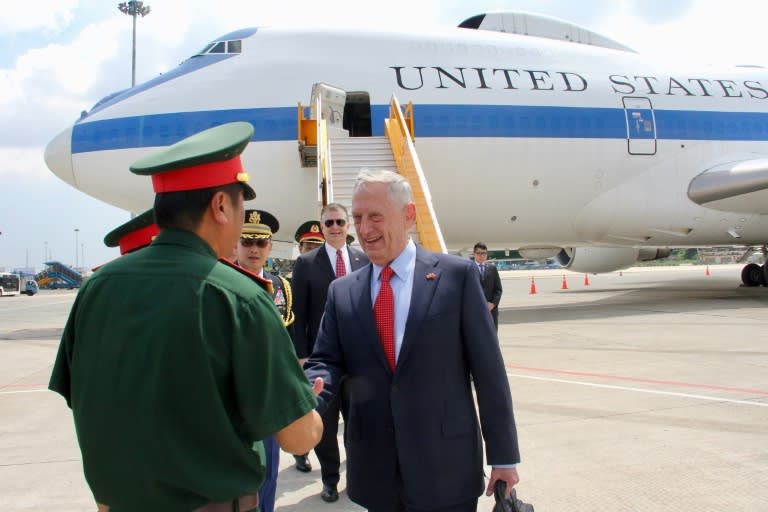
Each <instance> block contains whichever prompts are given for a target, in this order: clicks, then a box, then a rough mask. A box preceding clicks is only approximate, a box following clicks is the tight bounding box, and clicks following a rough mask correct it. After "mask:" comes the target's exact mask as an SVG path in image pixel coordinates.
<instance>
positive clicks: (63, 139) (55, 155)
mask: <svg viewBox="0 0 768 512" xmlns="http://www.w3.org/2000/svg"><path fill="white" fill-rule="evenodd" d="M45 165H47V166H48V169H50V170H51V172H53V174H55V175H56V176H58V177H59V178H61V179H62V180H64V182H66V183H69V184H70V185H72V186H73V187H77V185H76V183H75V173H74V170H73V169H72V128H71V127H70V128H67V129H66V130H64V131H63V132H61V133H60V134H58V135H57V136H56V137H54V138H53V139H52V140H51V142H49V143H48V145H47V146H46V147H45Z"/></svg>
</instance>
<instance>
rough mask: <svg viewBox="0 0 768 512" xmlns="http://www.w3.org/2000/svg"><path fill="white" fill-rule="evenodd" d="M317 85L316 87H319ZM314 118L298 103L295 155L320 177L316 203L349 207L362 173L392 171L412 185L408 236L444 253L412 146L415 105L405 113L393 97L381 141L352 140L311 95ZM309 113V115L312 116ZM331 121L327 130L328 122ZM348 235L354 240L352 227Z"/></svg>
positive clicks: (371, 138)
mask: <svg viewBox="0 0 768 512" xmlns="http://www.w3.org/2000/svg"><path fill="white" fill-rule="evenodd" d="M317 85H318V84H316V86H317ZM314 92H315V88H313V102H314V106H313V108H312V113H321V114H320V115H317V114H315V116H316V118H315V119H308V118H306V117H305V115H306V112H305V109H304V108H303V107H302V106H301V104H299V109H298V112H299V114H298V116H299V154H300V159H301V162H302V166H303V167H314V168H316V170H317V177H318V201H319V203H320V204H321V205H322V206H324V205H326V204H328V203H340V204H343V205H344V206H346V207H347V209H348V210H350V209H351V206H352V188H353V186H354V183H355V177H356V176H357V174H358V173H359V172H360V171H361V170H362V169H370V170H383V169H385V170H391V171H394V172H397V173H399V174H401V175H403V176H404V177H405V178H406V179H407V180H408V182H409V183H410V184H411V188H412V189H413V195H414V202H415V203H416V224H415V226H414V228H413V229H412V230H411V237H412V238H413V239H414V241H415V242H416V243H418V244H420V245H422V246H423V247H424V248H426V249H428V250H430V251H433V252H442V253H445V252H447V251H446V247H445V241H444V239H443V235H442V232H441V231H440V226H439V224H438V221H437V216H436V214H435V211H434V208H433V207H432V198H431V195H430V192H429V187H428V185H427V180H426V177H425V176H424V173H423V170H422V168H421V163H420V162H419V159H418V155H417V154H416V149H415V146H414V144H413V141H414V135H413V105H411V104H409V105H408V106H407V108H406V109H405V111H404V110H403V109H402V108H401V107H400V104H399V103H398V101H397V98H396V97H395V96H394V95H393V96H392V99H391V101H390V105H389V117H388V118H387V119H385V120H384V132H385V135H384V136H379V137H374V136H369V137H350V136H349V134H348V133H347V132H346V131H345V130H343V129H340V124H341V122H340V121H341V120H340V119H334V117H335V116H336V115H337V114H338V109H337V110H333V109H327V108H326V109H325V110H324V107H323V104H322V101H323V96H327V95H324V94H317V95H315V94H314ZM311 116H312V114H310V117H311ZM329 120H330V121H332V123H331V126H329V122H328V121H329ZM349 232H350V234H351V235H352V236H356V233H354V225H351V226H350V228H349Z"/></svg>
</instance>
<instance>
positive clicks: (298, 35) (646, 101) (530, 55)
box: [45, 12, 768, 286]
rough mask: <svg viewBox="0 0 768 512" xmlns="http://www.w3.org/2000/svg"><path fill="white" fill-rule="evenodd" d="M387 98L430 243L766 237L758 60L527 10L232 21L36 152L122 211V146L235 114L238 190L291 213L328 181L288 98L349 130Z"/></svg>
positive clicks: (380, 131)
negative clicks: (409, 18)
mask: <svg viewBox="0 0 768 512" xmlns="http://www.w3.org/2000/svg"><path fill="white" fill-rule="evenodd" d="M323 84H325V86H323ZM308 94H309V97H310V106H309V107H306V106H303V105H302V101H306V99H307V96H308ZM324 98H325V99H327V100H328V101H327V104H323V103H321V102H322V100H323V99H324ZM393 98H397V100H398V101H399V100H400V99H402V100H404V101H408V102H409V104H410V105H412V117H411V118H410V121H408V122H406V124H407V123H410V128H411V129H412V132H413V141H412V146H413V148H415V152H416V154H417V159H418V167H419V172H420V173H421V174H420V178H419V179H420V180H421V181H423V183H424V185H425V186H426V187H427V189H428V193H427V194H426V198H427V203H428V206H429V209H430V211H431V212H432V214H433V217H434V223H435V225H437V226H439V232H440V233H441V242H442V247H444V249H445V250H448V251H467V250H469V248H471V247H472V246H473V245H474V243H475V242H476V241H478V240H482V241H484V242H485V243H486V244H487V245H488V246H489V247H491V248H510V249H518V250H519V251H520V253H521V254H522V255H523V257H527V258H547V257H555V258H556V259H557V261H558V262H559V263H560V264H561V265H563V266H564V267H565V268H567V269H570V270H573V271H576V272H588V273H599V272H610V271H614V270H618V269H621V268H626V267H628V266H630V265H632V264H633V263H635V262H636V261H638V260H652V259H656V258H661V257H665V256H667V255H668V254H669V252H670V249H671V248H682V247H708V246H734V245H737V246H744V247H745V250H749V249H748V248H750V247H753V246H764V244H765V243H766V242H767V241H768V111H767V110H766V104H768V103H766V102H768V73H767V72H766V70H765V69H763V68H761V67H756V66H734V67H728V68H722V69H720V68H706V69H681V68H668V67H665V66H664V64H663V63H659V62H650V61H648V60H647V59H644V58H643V57H642V55H640V54H638V53H636V52H635V51H634V50H632V49H630V48H628V47H626V46H624V45H623V44H621V43H619V42H617V41H614V40H612V39H609V38H607V37H604V36H601V35H600V34H597V33H594V32H592V31H590V30H588V29H586V28H584V27H580V26H577V25H575V24H571V23H568V22H566V21H563V20H559V19H556V18H550V17H547V16H541V15H536V14H531V13H517V12H489V13H484V14H480V15H477V16H473V17H471V18H469V19H467V20H465V21H463V22H462V23H460V24H459V26H457V27H450V28H440V29H430V30H426V29H425V30H420V31H415V32H407V31H394V30H393V31H383V30H382V31H379V30H373V29H371V28H369V27H363V28H361V29H331V28H317V29H312V28H279V27H275V28H273V27H258V28H249V29H243V30H238V31H235V32H232V33H229V34H226V35H224V36H222V37H220V38H217V39H216V40H214V41H211V42H210V43H209V44H208V45H206V46H205V47H204V48H203V50H201V51H200V52H198V53H197V54H195V55H193V56H192V57H190V58H189V59H187V60H185V61H184V62H183V63H181V64H180V65H179V66H178V67H176V68H175V69H172V70H170V71H169V72H167V73H164V74H162V75H160V76H158V77H156V78H154V79H152V80H149V81H148V82H146V83H143V84H139V85H137V86H135V87H133V88H130V89H127V90H123V91H118V92H115V93H113V94H110V95H108V96H106V97H105V98H103V99H102V100H100V101H99V102H98V103H96V104H95V105H94V106H93V108H91V109H90V110H89V111H87V112H83V113H82V114H81V116H80V118H79V119H78V120H77V121H76V122H75V123H74V125H73V126H71V127H69V128H67V129H66V130H64V131H63V132H62V133H61V134H60V135H58V136H56V137H55V138H54V139H53V140H52V141H51V142H50V143H49V144H48V146H47V148H46V152H45V160H46V163H47V165H48V167H49V168H50V170H51V171H52V172H53V173H54V174H56V175H57V176H58V177H59V178H61V179H62V180H64V181H65V182H67V183H69V184H70V185H72V186H74V187H76V188H77V189H79V190H81V191H83V192H85V193H87V194H89V195H91V196H93V197H96V198H98V199H101V200H103V201H105V202H107V203H109V204H112V205H115V206H117V207H120V208H123V209H125V210H128V211H132V212H139V211H144V210H146V209H147V208H149V207H150V206H151V204H152V198H153V193H152V188H151V184H150V182H149V181H148V180H147V179H145V178H143V177H139V176H136V175H133V174H132V173H130V172H129V171H128V167H129V165H130V164H131V163H132V162H134V161H135V160H137V159H139V158H141V157H143V156H145V155H146V154H148V153H150V152H153V151H155V150H156V149H157V148H160V147H163V146H167V145H169V144H172V143H174V142H176V141H178V140H180V139H182V138H184V137H187V136H189V135H191V134H193V133H196V132H198V131H200V130H203V129H205V128H208V127H211V126H214V125H217V124H221V123H225V122H229V121H235V120H238V121H249V122H251V123H252V124H253V125H254V128H255V134H254V136H253V140H252V141H251V143H250V144H249V146H248V147H247V149H246V150H245V152H244V153H243V155H242V158H243V162H244V165H245V167H246V169H247V170H249V171H250V172H251V175H252V184H253V185H254V188H255V189H256V190H257V194H258V197H257V198H256V199H255V204H257V205H258V208H260V209H264V210H267V211H270V212H273V213H274V214H275V215H276V216H277V217H278V218H279V219H280V222H281V225H283V226H285V227H286V230H287V232H292V230H293V229H294V228H295V227H296V226H298V225H299V224H301V223H302V222H304V221H305V220H306V219H311V218H316V217H318V212H319V205H320V204H321V203H322V202H323V201H326V200H327V197H328V196H326V195H321V194H320V192H319V189H322V188H325V187H327V186H329V185H328V184H327V183H321V179H322V177H318V176H319V175H318V171H319V166H318V165H316V164H314V163H313V162H312V161H311V158H308V159H305V158H304V157H306V156H307V155H308V152H307V146H308V145H309V146H311V144H308V143H307V141H309V140H310V139H311V138H312V137H308V138H306V137H305V138H303V139H302V136H301V127H302V125H303V123H304V122H305V121H307V119H304V117H305V115H306V113H307V109H308V108H309V115H308V116H307V117H308V118H309V120H312V117H314V118H315V121H317V120H320V119H323V120H324V122H327V123H328V126H329V127H327V128H326V130H327V131H326V132H322V133H323V134H325V135H321V136H322V137H325V136H327V137H329V138H331V139H333V140H334V141H337V140H338V139H347V140H348V141H354V142H360V141H363V139H366V138H380V137H382V136H384V135H385V134H386V133H387V131H386V122H387V121H386V120H387V119H389V117H388V115H389V114H390V113H391V105H392V99H393ZM297 105H298V108H297ZM329 105H330V106H329ZM396 105H397V106H398V109H402V107H400V104H399V103H396ZM318 126H319V125H318ZM323 126H325V124H324V125H323ZM311 131H312V130H310V132H311ZM297 133H298V134H299V137H298V138H297ZM319 133H320V132H315V135H317V134H319ZM315 144H318V142H317V140H315ZM322 144H323V142H321V143H320V145H322ZM323 147H325V146H323ZM316 151H317V149H316ZM320 151H323V148H321V149H320ZM339 153H340V149H339V150H335V151H334V154H339ZM310 156H311V154H310ZM315 158H316V159H317V153H316V154H315ZM350 160H351V164H349V165H351V166H352V167H355V162H357V161H356V160H355V159H354V158H353V157H350ZM363 161H364V159H361V160H360V162H363ZM307 162H309V164H308V163H307ZM308 165H309V167H308ZM313 165H314V168H313ZM359 168H360V165H357V167H356V170H359ZM333 172H336V171H335V170H334V171H333ZM352 177H353V176H352ZM341 181H342V180H341V179H336V184H337V185H338V186H339V189H340V188H341ZM750 252H751V251H750ZM766 273H768V267H766V266H765V265H763V266H760V265H757V264H754V263H752V264H749V265H747V266H746V267H744V271H743V272H742V280H743V282H744V284H746V285H749V286H757V285H765V284H766V281H767V278H766Z"/></svg>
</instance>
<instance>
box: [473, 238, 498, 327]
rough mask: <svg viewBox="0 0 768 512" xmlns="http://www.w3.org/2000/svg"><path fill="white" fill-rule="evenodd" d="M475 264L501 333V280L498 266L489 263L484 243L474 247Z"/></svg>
mask: <svg viewBox="0 0 768 512" xmlns="http://www.w3.org/2000/svg"><path fill="white" fill-rule="evenodd" d="M473 254H474V256H475V263H476V264H477V272H478V273H479V275H480V285H481V286H482V287H483V295H485V300H486V302H487V303H488V311H490V312H491V317H492V318H493V325H495V326H496V332H499V302H500V301H501V292H502V289H501V278H500V277H499V271H498V270H497V269H496V265H493V264H490V263H488V262H487V261H488V247H487V246H486V245H485V244H484V243H483V242H477V243H476V244H475V247H474V252H473Z"/></svg>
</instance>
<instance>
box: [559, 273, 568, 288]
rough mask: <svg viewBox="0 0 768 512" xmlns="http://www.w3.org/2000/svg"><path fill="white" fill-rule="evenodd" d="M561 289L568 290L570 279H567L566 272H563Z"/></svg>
mask: <svg viewBox="0 0 768 512" xmlns="http://www.w3.org/2000/svg"><path fill="white" fill-rule="evenodd" d="M560 289H561V290H567V289H568V281H566V280H565V274H563V286H561V287H560Z"/></svg>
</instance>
